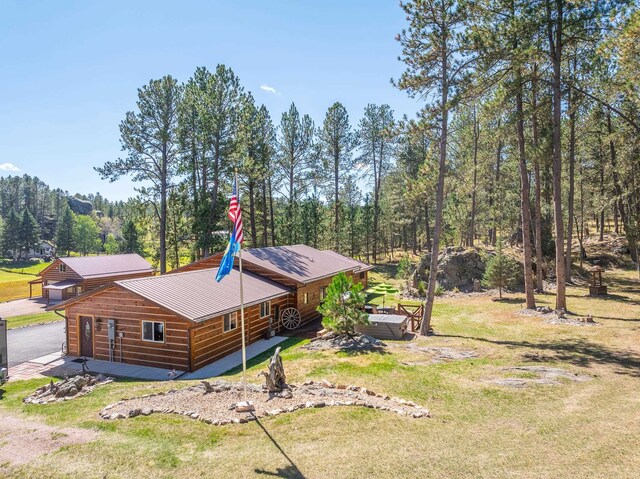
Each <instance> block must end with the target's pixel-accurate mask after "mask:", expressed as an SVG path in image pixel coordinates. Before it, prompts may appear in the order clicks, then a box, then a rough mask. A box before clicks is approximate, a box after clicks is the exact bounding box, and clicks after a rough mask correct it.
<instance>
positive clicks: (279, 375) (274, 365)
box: [258, 346, 287, 393]
mask: <svg viewBox="0 0 640 479" xmlns="http://www.w3.org/2000/svg"><path fill="white" fill-rule="evenodd" d="M258 376H264V377H265V380H266V386H267V390H268V391H269V392H270V393H275V392H280V391H282V390H283V389H285V388H286V387H287V378H286V376H285V374H284V366H283V365H282V358H281V357H280V346H278V347H277V348H276V352H275V354H274V355H273V357H272V358H271V361H270V362H269V371H268V372H265V371H262V372H261V373H260V374H258Z"/></svg>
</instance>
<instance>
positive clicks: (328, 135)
mask: <svg viewBox="0 0 640 479" xmlns="http://www.w3.org/2000/svg"><path fill="white" fill-rule="evenodd" d="M320 137H321V141H322V144H323V147H324V152H325V155H326V156H325V158H326V163H327V164H326V167H327V176H330V177H331V178H332V180H333V181H332V194H333V210H334V217H333V247H334V249H335V250H336V251H337V252H340V251H341V249H342V247H341V244H340V211H341V207H340V186H341V184H342V183H343V182H344V180H345V178H344V174H345V172H348V171H349V170H350V168H351V167H352V164H353V158H352V153H353V149H354V148H355V147H356V146H357V144H358V142H357V136H356V134H355V133H354V132H353V131H352V129H351V125H350V124H349V114H348V113H347V109H346V108H345V107H344V106H343V105H342V104H341V103H339V102H336V103H334V104H333V105H331V107H329V110H328V111H327V114H326V116H325V119H324V123H323V125H322V130H321V133H320Z"/></svg>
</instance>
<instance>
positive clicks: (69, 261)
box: [32, 254, 155, 301]
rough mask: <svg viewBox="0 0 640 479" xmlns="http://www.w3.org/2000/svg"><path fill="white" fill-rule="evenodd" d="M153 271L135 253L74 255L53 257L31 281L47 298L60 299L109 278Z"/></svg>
mask: <svg viewBox="0 0 640 479" xmlns="http://www.w3.org/2000/svg"><path fill="white" fill-rule="evenodd" d="M153 274H155V271H154V269H153V266H151V264H150V263H149V262H148V261H147V260H146V259H144V258H143V257H142V256H140V255H138V254H114V255H103V256H74V257H64V258H57V259H56V260H55V261H54V262H53V263H51V264H50V265H49V266H47V267H46V268H45V269H43V270H42V271H41V272H40V273H38V276H40V278H39V279H37V280H35V281H33V282H32V283H36V282H39V283H40V282H41V283H42V297H43V298H47V301H63V300H66V299H69V298H72V297H74V296H78V295H80V294H83V293H85V292H87V291H91V290H94V289H96V288H99V287H100V286H102V285H105V284H108V283H111V282H113V281H118V280H122V279H129V278H140V277H145V276H151V275H153Z"/></svg>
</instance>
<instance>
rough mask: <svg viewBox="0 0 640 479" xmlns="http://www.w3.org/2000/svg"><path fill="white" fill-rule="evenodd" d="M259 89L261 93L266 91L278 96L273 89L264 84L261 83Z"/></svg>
mask: <svg viewBox="0 0 640 479" xmlns="http://www.w3.org/2000/svg"><path fill="white" fill-rule="evenodd" d="M260 89H261V90H262V91H266V92H268V93H273V94H274V95H278V94H279V93H278V91H277V90H276V89H275V88H273V87H272V86H269V85H267V84H266V83H263V84H262V85H260Z"/></svg>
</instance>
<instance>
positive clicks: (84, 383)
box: [23, 374, 113, 410]
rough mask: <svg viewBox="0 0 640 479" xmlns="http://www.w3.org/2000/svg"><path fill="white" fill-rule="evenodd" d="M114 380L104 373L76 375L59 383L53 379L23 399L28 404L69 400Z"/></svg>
mask: <svg viewBox="0 0 640 479" xmlns="http://www.w3.org/2000/svg"><path fill="white" fill-rule="evenodd" d="M112 381H113V378H109V377H105V376H102V375H99V376H97V377H93V376H91V375H90V374H86V375H84V376H82V375H78V376H74V377H71V378H67V379H64V380H62V381H58V382H57V383H54V382H53V380H52V381H51V382H50V383H49V384H48V385H46V386H42V387H39V388H38V389H36V391H35V392H34V393H33V394H32V395H30V396H28V397H26V398H24V399H23V401H24V402H25V403H28V404H49V403H52V402H55V401H67V400H69V399H73V398H76V397H80V396H84V395H86V394H89V393H90V392H91V391H92V390H93V389H94V388H95V387H96V386H98V385H101V384H108V383H110V382H112ZM106 409H107V408H105V410H106Z"/></svg>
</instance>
